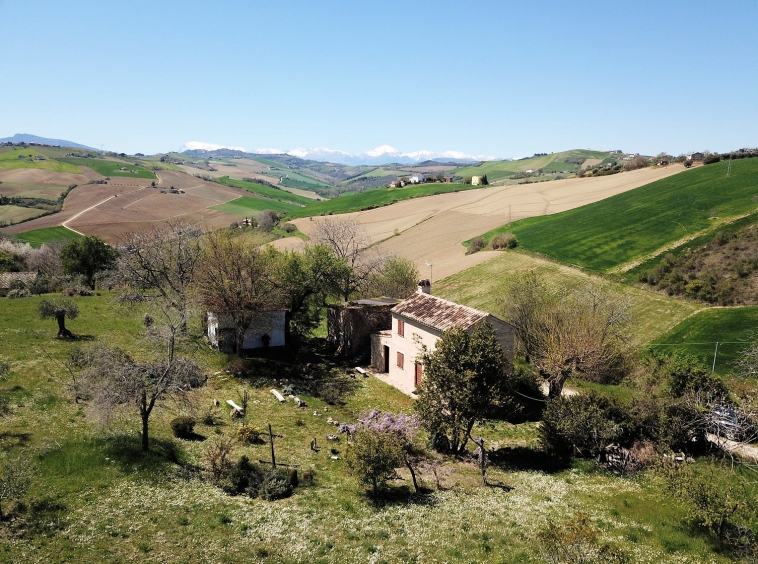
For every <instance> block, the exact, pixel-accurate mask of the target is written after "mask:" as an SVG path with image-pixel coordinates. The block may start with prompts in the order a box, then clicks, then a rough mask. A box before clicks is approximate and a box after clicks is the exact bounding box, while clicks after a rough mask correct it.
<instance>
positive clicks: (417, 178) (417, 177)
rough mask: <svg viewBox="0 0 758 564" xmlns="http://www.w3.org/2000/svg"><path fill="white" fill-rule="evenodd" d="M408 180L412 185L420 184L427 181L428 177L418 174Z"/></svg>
mask: <svg viewBox="0 0 758 564" xmlns="http://www.w3.org/2000/svg"><path fill="white" fill-rule="evenodd" d="M408 180H409V182H410V183H411V184H420V183H421V182H425V181H426V175H425V174H424V173H422V172H419V173H418V174H414V175H413V176H411V177H410V178H409V179H408Z"/></svg>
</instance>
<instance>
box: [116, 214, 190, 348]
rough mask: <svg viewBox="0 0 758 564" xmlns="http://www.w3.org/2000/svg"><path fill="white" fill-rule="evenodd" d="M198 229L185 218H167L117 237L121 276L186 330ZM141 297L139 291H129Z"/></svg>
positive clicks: (173, 321) (177, 326) (167, 321)
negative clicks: (120, 252)
mask: <svg viewBox="0 0 758 564" xmlns="http://www.w3.org/2000/svg"><path fill="white" fill-rule="evenodd" d="M201 235H202V230H201V229H200V228H199V227H197V226H196V225H192V224H189V223H185V222H181V221H179V222H168V223H167V224H166V225H165V226H163V227H155V228H153V229H150V230H148V231H134V232H132V233H128V234H126V235H125V236H124V237H123V238H122V239H121V244H122V245H123V247H124V248H125V250H124V252H123V253H122V254H121V257H120V261H119V272H120V275H121V278H122V280H123V281H124V282H125V283H126V284H127V285H128V286H130V287H131V288H133V289H136V290H139V291H141V292H144V291H145V290H147V291H148V295H149V296H150V297H152V298H155V299H153V300H152V301H153V302H155V303H156V304H157V305H158V306H159V307H160V310H161V312H162V313H163V315H164V318H165V321H166V323H168V324H169V325H171V326H174V327H176V328H177V329H178V331H179V332H180V333H186V331H187V317H188V314H189V308H190V303H191V302H190V286H191V284H192V281H193V280H194V276H195V270H196V269H197V266H198V264H199V262H200V257H201V255H202V249H201V245H200V237H201ZM131 295H133V296H134V297H135V298H136V297H139V298H140V299H141V297H142V294H131Z"/></svg>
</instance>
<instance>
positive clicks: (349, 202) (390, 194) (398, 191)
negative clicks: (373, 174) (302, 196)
mask: <svg viewBox="0 0 758 564" xmlns="http://www.w3.org/2000/svg"><path fill="white" fill-rule="evenodd" d="M472 188H481V187H480V186H470V185H467V184H446V183H433V184H419V185H411V186H406V187H404V188H377V189H375V190H366V191H365V192H360V193H358V194H350V195H346V196H345V195H343V196H340V197H339V198H335V199H333V200H329V201H327V202H314V203H311V205H309V206H308V207H306V208H303V209H299V210H296V211H294V212H292V216H291V217H292V218H297V217H308V216H311V215H324V214H328V213H329V212H332V213H348V212H353V211H360V210H364V209H367V208H371V207H380V206H386V205H387V204H393V203H395V202H400V201H403V200H408V199H410V198H419V197H421V196H431V195H433V194H446V193H448V192H460V191H461V190H471V189H472ZM311 202H313V200H311Z"/></svg>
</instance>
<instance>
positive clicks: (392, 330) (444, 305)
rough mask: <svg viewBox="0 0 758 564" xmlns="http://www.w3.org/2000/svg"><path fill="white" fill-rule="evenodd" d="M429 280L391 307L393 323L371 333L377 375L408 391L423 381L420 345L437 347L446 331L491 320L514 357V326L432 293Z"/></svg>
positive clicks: (508, 354) (510, 355)
mask: <svg viewBox="0 0 758 564" xmlns="http://www.w3.org/2000/svg"><path fill="white" fill-rule="evenodd" d="M430 291H431V285H430V284H429V281H428V280H422V281H421V282H420V283H419V289H418V291H417V292H416V293H415V294H414V295H413V296H411V297H410V298H408V299H407V300H404V301H402V302H400V303H399V304H398V305H396V306H395V307H393V308H392V309H391V310H390V314H391V321H390V326H389V327H387V328H386V329H384V330H382V331H379V332H377V333H374V334H373V335H371V367H372V368H373V369H374V370H375V371H376V372H377V373H378V374H377V377H378V378H380V379H382V380H384V381H386V382H387V383H389V384H390V385H392V386H395V387H396V388H398V389H399V390H400V391H402V392H404V393H406V394H413V393H414V392H415V390H416V388H417V387H418V386H419V384H420V383H421V380H422V379H423V374H424V368H423V366H422V365H421V364H420V363H419V362H418V355H419V353H420V352H421V347H422V346H423V345H425V346H426V347H427V348H428V349H429V350H434V349H435V347H436V345H437V340H438V339H439V338H440V336H441V335H442V333H443V332H445V331H448V330H450V329H454V328H460V329H464V330H465V331H471V330H473V329H474V328H475V327H476V326H477V325H478V324H479V323H482V322H484V321H485V320H486V321H488V322H489V323H490V324H491V325H492V326H493V328H494V329H495V332H496V335H497V339H498V341H499V342H500V346H501V347H502V348H503V352H504V354H505V356H506V358H507V359H508V360H509V361H512V360H513V345H514V335H515V329H514V327H513V326H512V325H510V324H509V323H506V322H505V321H502V320H501V319H498V318H497V317H495V316H493V315H491V314H489V313H486V312H484V311H480V310H478V309H474V308H471V307H467V306H464V305H460V304H457V303H455V302H451V301H449V300H445V299H442V298H438V297H436V296H432V295H431V294H430Z"/></svg>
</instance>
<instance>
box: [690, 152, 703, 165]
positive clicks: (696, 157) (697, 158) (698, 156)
mask: <svg viewBox="0 0 758 564" xmlns="http://www.w3.org/2000/svg"><path fill="white" fill-rule="evenodd" d="M703 158H704V157H703V153H690V154H689V155H687V160H688V161H692V162H694V163H697V162H703Z"/></svg>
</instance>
